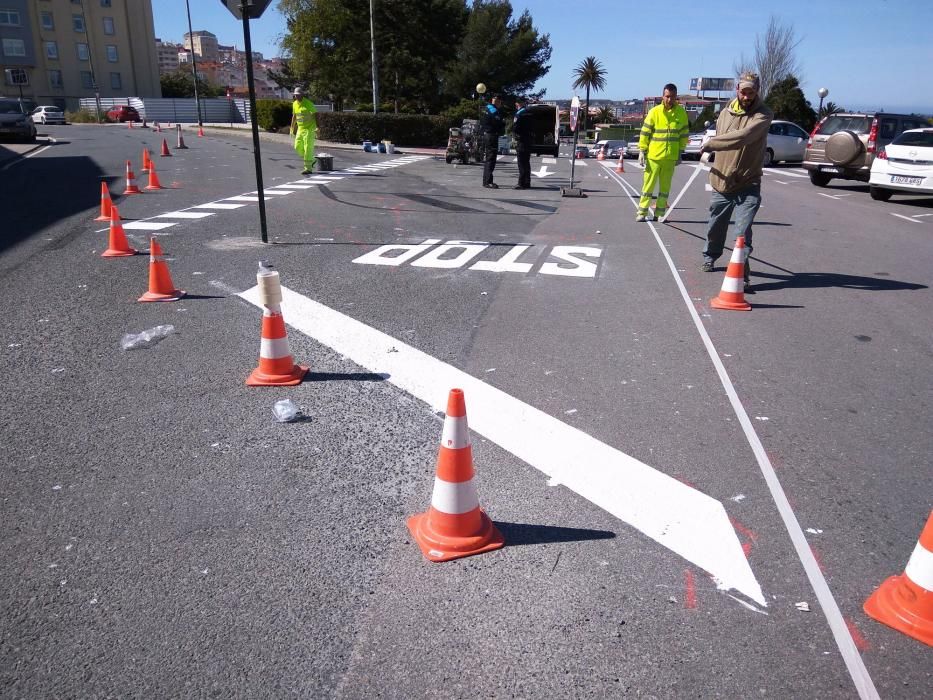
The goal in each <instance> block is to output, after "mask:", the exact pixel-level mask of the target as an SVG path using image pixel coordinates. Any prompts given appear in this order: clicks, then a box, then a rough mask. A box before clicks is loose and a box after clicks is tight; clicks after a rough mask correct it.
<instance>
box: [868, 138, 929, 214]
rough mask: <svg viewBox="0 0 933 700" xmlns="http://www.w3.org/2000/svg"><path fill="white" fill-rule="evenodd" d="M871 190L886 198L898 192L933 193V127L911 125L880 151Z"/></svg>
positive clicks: (879, 198)
mask: <svg viewBox="0 0 933 700" xmlns="http://www.w3.org/2000/svg"><path fill="white" fill-rule="evenodd" d="M868 183H869V184H868V191H869V193H870V194H871V198H872V199H878V200H881V201H882V202H886V201H888V200H889V199H890V198H891V195H892V194H894V193H895V192H898V193H904V194H921V195H926V196H928V197H929V196H930V195H933V129H931V128H927V129H909V130H907V131H904V132H901V133H900V134H899V135H898V136H896V137H895V138H894V140H893V141H892V142H891V143H889V144H888V145H887V146H885V147H884V148H882V149H881V150H880V151H879V152H878V156H877V157H876V158H875V159H874V160H873V161H872V163H871V176H870V177H869V180H868Z"/></svg>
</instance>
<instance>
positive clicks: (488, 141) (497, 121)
mask: <svg viewBox="0 0 933 700" xmlns="http://www.w3.org/2000/svg"><path fill="white" fill-rule="evenodd" d="M500 104H501V100H500V99H499V96H498V95H495V96H494V97H493V98H492V100H491V101H490V103H489V104H488V105H486V108H485V109H484V110H483V115H482V116H481V117H480V120H479V125H480V128H481V129H482V130H483V147H484V148H485V153H484V156H483V161H484V163H483V187H490V188H492V189H494V190H497V189H499V185H497V184H496V183H494V182H493V181H492V171H493V170H495V169H496V156H497V155H499V137H500V136H502V134H504V133H505V120H504V119H503V118H502V113H501V112H500V111H499V105H500Z"/></svg>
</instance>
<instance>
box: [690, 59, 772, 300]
mask: <svg viewBox="0 0 933 700" xmlns="http://www.w3.org/2000/svg"><path fill="white" fill-rule="evenodd" d="M759 87H760V82H759V79H758V76H757V75H756V74H755V73H743V74H742V75H741V76H740V77H739V79H738V81H737V82H736V86H735V94H736V98H735V99H734V100H732V102H730V103H729V106H728V107H726V108H725V109H723V110H722V111H721V112H720V113H719V119H717V120H716V135H715V136H713V137H712V138H711V139H709V140H708V141H707V142H706V143H704V144H703V146H702V147H701V148H700V153H701V154H703V153H705V152H715V153H716V160H715V162H714V163H712V165H711V167H710V172H709V183H710V185H711V186H712V188H713V196H712V198H711V199H710V203H709V222H708V223H707V225H706V246H705V247H704V248H703V268H702V269H703V270H704V271H705V272H712V271H713V263H715V262H716V259H717V258H719V256H720V255H722V250H723V246H724V245H725V243H726V232H727V231H728V229H729V220H730V219H731V218H732V215H733V212H734V213H735V230H736V236H745V246H746V248H747V249H748V255H751V254H752V222H754V220H755V214H756V213H757V212H758V208H759V207H760V206H761V163H762V161H763V160H764V156H765V148H766V147H767V143H768V130H769V129H770V128H771V120H772V119H774V114H772V112H771V110H770V109H768V108H767V107H766V106H765V104H764V102H762V100H761V97H760V96H759V94H758V90H759ZM748 274H749V266H748V262H747V258H746V263H745V287H746V289H745V291H750V290H749V288H748V284H749V282H748Z"/></svg>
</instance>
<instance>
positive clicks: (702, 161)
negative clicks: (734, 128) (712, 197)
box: [658, 153, 709, 224]
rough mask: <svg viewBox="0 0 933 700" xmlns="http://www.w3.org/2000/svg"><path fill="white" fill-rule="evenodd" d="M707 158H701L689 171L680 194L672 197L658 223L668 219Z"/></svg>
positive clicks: (701, 169)
mask: <svg viewBox="0 0 933 700" xmlns="http://www.w3.org/2000/svg"><path fill="white" fill-rule="evenodd" d="M703 156H704V157H705V156H706V154H705V153H704V154H703ZM708 160H709V159H708V158H706V159H705V160H704V159H703V158H701V159H700V162H699V163H697V164H696V166H695V167H694V169H693V173H691V175H690V178H689V179H688V180H687V184H686V185H684V188H683V189H682V190H681V191H680V194H678V195H677V197H676V198H675V199H674V203H673V204H671V205H670V206H669V207H668V208H667V212H666V213H665V214H664V216H662V217H661V218H660V219H658V223H659V224H663V223H664V222H665V221H667V220H668V218H670V215H671V212H672V211H674V207H676V206H677V202H679V201H680V198H681V197H683V196H684V192H686V191H687V190H688V189H690V185H692V184H693V181H694V180H696V179H697V175H699V174H700V173H701V172H703V163H706V162H707V161H708Z"/></svg>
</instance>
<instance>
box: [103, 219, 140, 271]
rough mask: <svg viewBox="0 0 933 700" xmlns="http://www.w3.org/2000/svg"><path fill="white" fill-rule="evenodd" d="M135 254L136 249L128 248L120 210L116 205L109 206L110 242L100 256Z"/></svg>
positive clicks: (119, 256)
mask: <svg viewBox="0 0 933 700" xmlns="http://www.w3.org/2000/svg"><path fill="white" fill-rule="evenodd" d="M128 255H136V249H135V248H130V244H129V243H127V241H126V233H125V232H124V231H123V224H122V223H121V221H120V211H119V210H118V209H117V207H116V206H112V207H111V208H110V243H109V245H108V246H107V250H105V251H104V252H103V253H101V257H102V258H123V257H126V256H128Z"/></svg>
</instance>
